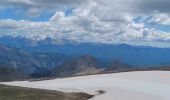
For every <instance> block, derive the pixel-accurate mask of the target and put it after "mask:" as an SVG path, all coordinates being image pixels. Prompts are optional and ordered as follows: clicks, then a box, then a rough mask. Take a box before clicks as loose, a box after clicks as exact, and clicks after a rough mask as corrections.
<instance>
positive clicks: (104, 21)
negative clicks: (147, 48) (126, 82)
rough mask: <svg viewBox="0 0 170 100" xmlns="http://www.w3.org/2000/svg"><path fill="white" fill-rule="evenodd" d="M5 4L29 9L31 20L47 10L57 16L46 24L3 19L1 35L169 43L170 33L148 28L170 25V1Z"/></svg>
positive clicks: (10, 0) (15, 0)
mask: <svg viewBox="0 0 170 100" xmlns="http://www.w3.org/2000/svg"><path fill="white" fill-rule="evenodd" d="M2 1H3V2H2ZM2 1H0V5H4V6H6V7H7V8H8V7H19V8H20V7H21V8H24V9H27V12H26V15H28V16H30V17H31V16H33V17H34V16H39V15H40V13H41V12H42V11H44V10H45V11H51V10H52V11H55V13H54V15H53V16H52V17H51V18H50V19H49V21H47V22H33V21H26V20H19V21H17V20H10V19H9V20H7V19H2V20H0V33H1V35H6V34H7V35H13V36H24V37H28V38H32V39H35V38H36V39H38V40H39V39H44V38H46V37H52V38H54V39H56V40H62V39H66V40H70V41H76V42H99V43H111V44H114V43H128V44H134V45H151V46H159V45H160V44H164V43H168V42H169V41H170V33H168V32H165V31H161V30H160V29H155V28H154V27H147V25H146V24H151V25H157V24H166V25H169V23H170V19H169V9H170V8H169V7H170V6H169V4H170V1H169V0H161V1H158V0H156V1H155V0H83V1H82V0H72V1H71V0H56V1H54V0H48V1H47V0H2ZM64 7H71V8H74V9H73V10H72V11H71V15H69V16H68V15H67V14H66V12H65V11H64V10H63V8H64ZM137 17H141V19H140V21H139V22H136V21H135V18H137ZM37 37H38V38H37ZM147 43H148V44H147ZM164 46H168V45H167V44H166V45H164Z"/></svg>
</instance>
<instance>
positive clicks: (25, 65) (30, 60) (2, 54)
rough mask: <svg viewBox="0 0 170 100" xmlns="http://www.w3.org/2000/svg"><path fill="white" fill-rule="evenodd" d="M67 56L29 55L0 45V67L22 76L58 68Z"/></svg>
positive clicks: (54, 54) (50, 54)
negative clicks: (13, 69) (13, 70)
mask: <svg viewBox="0 0 170 100" xmlns="http://www.w3.org/2000/svg"><path fill="white" fill-rule="evenodd" d="M67 59H69V57H68V56H65V55H62V54H56V53H53V54H52V53H49V54H47V53H44V54H42V53H30V52H26V51H23V50H19V49H15V48H10V47H6V46H2V45H0V65H6V66H10V67H11V68H15V69H17V70H19V71H20V72H22V73H23V74H32V73H35V72H36V71H39V70H48V69H50V68H52V67H55V66H58V65H59V64H61V63H62V62H64V61H65V60H67Z"/></svg>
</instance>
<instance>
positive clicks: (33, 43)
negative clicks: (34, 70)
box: [0, 36, 170, 67]
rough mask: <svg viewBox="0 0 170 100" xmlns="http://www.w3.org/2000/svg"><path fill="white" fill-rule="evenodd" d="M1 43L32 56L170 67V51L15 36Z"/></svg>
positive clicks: (5, 38)
mask: <svg viewBox="0 0 170 100" xmlns="http://www.w3.org/2000/svg"><path fill="white" fill-rule="evenodd" d="M0 44H2V45H5V46H9V47H14V48H18V49H20V50H24V51H27V52H31V53H34V52H38V53H52V54H53V53H59V54H64V55H67V56H71V57H78V56H83V55H86V54H89V55H92V56H94V57H96V58H97V59H99V60H100V61H102V62H103V63H109V62H111V61H112V60H113V59H120V60H121V61H123V62H125V63H126V64H129V65H132V66H137V67H144V66H147V67H150V66H169V65H170V60H169V58H170V48H158V47H147V46H132V45H127V44H101V43H77V42H74V41H67V40H57V39H53V38H50V37H46V38H44V39H42V40H37V39H30V38H26V37H11V36H3V37H0Z"/></svg>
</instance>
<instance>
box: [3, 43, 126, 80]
mask: <svg viewBox="0 0 170 100" xmlns="http://www.w3.org/2000/svg"><path fill="white" fill-rule="evenodd" d="M108 65H109V66H108V67H107V66H103V63H102V62H101V61H100V60H99V59H97V58H96V57H94V56H92V55H84V56H78V57H70V56H66V55H63V54H56V53H55V54H54V53H31V52H27V51H24V50H20V49H16V48H10V47H6V46H3V45H0V79H3V80H4V79H6V80H10V79H11V80H12V79H15V78H16V79H22V78H40V77H68V76H76V75H87V74H97V73H100V72H102V71H104V70H106V69H107V68H108V69H109V70H119V69H126V68H127V69H128V67H129V66H128V65H126V64H124V63H122V62H121V61H120V60H117V59H116V60H114V61H113V62H112V63H110V64H108ZM114 66H116V68H113V67H114Z"/></svg>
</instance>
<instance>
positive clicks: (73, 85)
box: [1, 71, 170, 100]
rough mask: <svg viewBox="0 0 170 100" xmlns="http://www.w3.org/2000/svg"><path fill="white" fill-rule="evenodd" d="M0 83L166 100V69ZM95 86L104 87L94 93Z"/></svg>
mask: <svg viewBox="0 0 170 100" xmlns="http://www.w3.org/2000/svg"><path fill="white" fill-rule="evenodd" d="M1 84H6V85H12V86H21V87H30V88H40V89H49V90H57V91H64V92H85V93H89V94H94V95H95V96H94V98H92V99H90V100H170V71H137V72H125V73H114V74H101V75H90V76H79V77H72V78H61V79H53V80H44V81H34V82H28V81H15V82H4V83H1ZM99 90H103V91H105V93H104V94H100V95H99V94H98V92H96V91H99Z"/></svg>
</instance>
